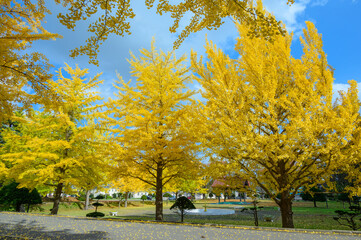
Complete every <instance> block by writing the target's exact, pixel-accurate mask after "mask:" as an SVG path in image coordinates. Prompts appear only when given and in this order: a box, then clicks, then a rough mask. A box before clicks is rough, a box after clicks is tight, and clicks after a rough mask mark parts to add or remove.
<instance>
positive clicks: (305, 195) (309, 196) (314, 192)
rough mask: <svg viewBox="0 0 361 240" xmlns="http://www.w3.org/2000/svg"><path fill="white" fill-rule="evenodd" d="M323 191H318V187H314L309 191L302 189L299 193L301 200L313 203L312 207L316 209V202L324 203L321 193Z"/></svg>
mask: <svg viewBox="0 0 361 240" xmlns="http://www.w3.org/2000/svg"><path fill="white" fill-rule="evenodd" d="M323 192H324V191H323V190H322V189H320V188H319V187H317V186H315V187H312V188H311V189H309V190H306V189H304V190H303V192H302V193H301V197H302V200H304V201H313V206H314V207H317V203H316V202H317V201H318V202H325V201H326V200H327V199H326V195H325V194H324V193H323Z"/></svg>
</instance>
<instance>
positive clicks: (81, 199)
mask: <svg viewBox="0 0 361 240" xmlns="http://www.w3.org/2000/svg"><path fill="white" fill-rule="evenodd" d="M85 199H86V197H85V196H83V195H81V196H80V197H78V200H79V201H81V202H84V201H85Z"/></svg>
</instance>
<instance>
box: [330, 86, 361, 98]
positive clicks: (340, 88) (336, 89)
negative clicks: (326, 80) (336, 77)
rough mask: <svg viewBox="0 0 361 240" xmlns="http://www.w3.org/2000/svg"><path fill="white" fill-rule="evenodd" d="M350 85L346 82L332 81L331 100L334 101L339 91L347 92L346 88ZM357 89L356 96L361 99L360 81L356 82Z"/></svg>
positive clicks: (338, 95)
mask: <svg viewBox="0 0 361 240" xmlns="http://www.w3.org/2000/svg"><path fill="white" fill-rule="evenodd" d="M349 87H350V85H349V84H347V83H334V84H333V100H334V101H335V100H336V99H337V98H339V97H340V94H339V92H340V91H344V92H347V90H348V88H349ZM357 89H358V97H359V99H361V83H360V82H358V83H357Z"/></svg>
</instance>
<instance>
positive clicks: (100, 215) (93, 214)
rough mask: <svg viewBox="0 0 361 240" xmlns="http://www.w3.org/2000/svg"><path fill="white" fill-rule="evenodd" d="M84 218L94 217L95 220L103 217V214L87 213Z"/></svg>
mask: <svg viewBox="0 0 361 240" xmlns="http://www.w3.org/2000/svg"><path fill="white" fill-rule="evenodd" d="M86 216H87V217H95V218H97V217H104V216H105V214H104V213H102V212H91V213H87V215H86Z"/></svg>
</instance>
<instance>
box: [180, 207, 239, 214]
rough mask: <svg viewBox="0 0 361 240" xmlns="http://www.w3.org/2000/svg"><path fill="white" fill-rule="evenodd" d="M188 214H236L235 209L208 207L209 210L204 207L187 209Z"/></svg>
mask: <svg viewBox="0 0 361 240" xmlns="http://www.w3.org/2000/svg"><path fill="white" fill-rule="evenodd" d="M186 212H187V214H189V215H228V214H234V213H235V212H234V210H233V209H215V208H207V211H204V208H203V209H192V210H187V211H186Z"/></svg>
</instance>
